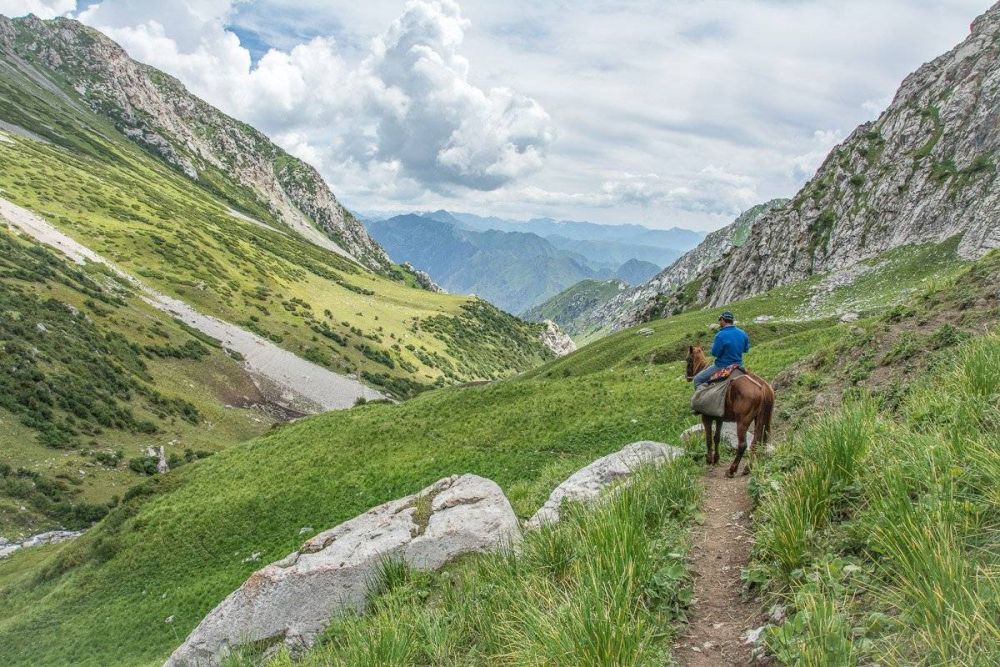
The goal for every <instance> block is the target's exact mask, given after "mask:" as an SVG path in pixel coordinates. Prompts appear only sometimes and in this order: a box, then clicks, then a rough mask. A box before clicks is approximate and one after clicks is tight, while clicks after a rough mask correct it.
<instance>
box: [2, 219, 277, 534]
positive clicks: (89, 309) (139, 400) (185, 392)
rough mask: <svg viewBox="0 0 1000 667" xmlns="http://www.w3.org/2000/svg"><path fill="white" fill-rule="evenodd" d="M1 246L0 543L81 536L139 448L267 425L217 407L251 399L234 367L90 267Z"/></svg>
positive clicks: (13, 243) (9, 238) (246, 413)
mask: <svg viewBox="0 0 1000 667" xmlns="http://www.w3.org/2000/svg"><path fill="white" fill-rule="evenodd" d="M0 249H2V257H0V313H2V318H0V349H2V350H3V355H4V356H3V359H4V361H3V363H2V364H0V389H2V391H0V394H2V398H0V422H2V423H3V424H4V428H3V429H0V466H6V467H8V468H10V470H11V473H10V474H6V475H3V476H2V481H0V498H4V499H7V500H9V502H5V503H4V504H3V506H2V508H0V534H4V535H5V536H7V537H15V536H23V535H25V534H28V533H33V532H41V531H42V530H46V529H49V528H54V527H57V526H62V527H66V528H83V527H87V526H89V525H90V523H91V522H92V521H93V520H95V519H99V518H100V517H101V516H103V514H105V513H106V512H107V508H108V506H109V505H112V506H113V505H114V503H115V502H116V501H115V500H114V497H115V496H118V497H121V496H122V495H123V494H124V493H125V492H126V490H127V489H128V487H129V486H131V485H133V484H135V483H138V482H139V481H141V479H142V478H141V477H140V476H137V475H135V474H134V473H131V472H129V471H128V470H127V468H126V464H125V461H126V460H127V459H128V458H132V457H138V456H140V455H141V453H142V450H144V449H145V448H146V447H148V446H150V445H156V446H159V445H163V446H166V448H167V453H168V456H171V457H182V456H183V453H184V451H185V450H191V451H204V452H214V451H217V450H219V449H221V448H223V447H225V446H227V445H229V444H232V443H235V442H238V441H240V440H244V439H246V438H249V437H253V436H255V435H259V434H260V433H262V432H263V431H264V430H265V429H266V428H267V427H268V426H269V425H270V424H271V423H272V422H273V419H272V418H271V417H269V416H268V415H267V414H265V413H263V412H261V411H259V410H256V409H245V408H226V407H224V404H225V403H228V402H233V401H231V400H230V399H231V398H236V397H237V396H239V394H240V392H244V391H247V390H250V389H252V384H251V383H250V379H249V377H248V376H247V375H246V373H245V372H244V371H243V370H242V369H241V368H240V366H239V365H238V364H237V363H235V362H234V361H233V360H231V359H229V358H228V357H227V356H226V354H225V353H224V352H223V351H222V350H220V349H217V348H216V347H212V346H209V345H206V344H204V343H202V342H201V341H200V340H199V339H197V338H194V337H193V336H192V335H191V334H190V333H189V332H188V331H187V330H185V329H184V328H183V327H181V326H179V325H178V324H177V323H176V322H174V321H173V320H172V319H171V318H170V317H168V316H166V315H164V314H162V313H160V312H159V311H156V310H154V309H153V308H151V307H149V306H148V305H147V304H145V303H144V302H142V301H141V300H140V299H138V298H137V297H136V296H135V295H133V294H131V293H130V292H129V291H127V290H126V289H125V288H123V287H122V286H121V285H119V284H118V283H117V282H115V281H113V280H109V277H108V276H107V274H105V273H104V272H102V271H101V270H100V269H99V268H98V267H89V269H81V268H79V267H77V266H75V265H72V264H71V263H69V262H68V261H66V260H65V259H64V258H62V257H60V256H58V255H56V254H55V253H53V252H50V251H48V250H46V249H44V248H41V247H39V246H38V245H37V244H35V243H32V242H30V241H27V240H24V239H21V238H18V237H15V236H13V235H11V234H10V233H9V232H7V231H6V230H5V229H2V228H0ZM118 452H121V453H122V456H121V457H118V456H117V453H118ZM116 459H117V460H116ZM21 508H24V509H21Z"/></svg>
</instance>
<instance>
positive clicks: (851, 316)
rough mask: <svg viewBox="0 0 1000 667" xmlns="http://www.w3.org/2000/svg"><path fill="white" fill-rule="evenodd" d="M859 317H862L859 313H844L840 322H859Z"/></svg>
mask: <svg viewBox="0 0 1000 667" xmlns="http://www.w3.org/2000/svg"><path fill="white" fill-rule="evenodd" d="M859 317H860V316H859V315H858V314H857V313H844V314H843V315H841V316H840V321H841V322H857V321H858V319H859Z"/></svg>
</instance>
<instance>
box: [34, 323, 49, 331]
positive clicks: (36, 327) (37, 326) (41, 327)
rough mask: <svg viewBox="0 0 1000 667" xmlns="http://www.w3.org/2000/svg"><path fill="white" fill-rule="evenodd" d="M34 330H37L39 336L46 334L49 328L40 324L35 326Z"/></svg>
mask: <svg viewBox="0 0 1000 667" xmlns="http://www.w3.org/2000/svg"><path fill="white" fill-rule="evenodd" d="M35 329H37V330H38V333H40V334H47V333H48V332H49V328H48V327H47V326H45V325H44V324H42V323H41V322H39V323H38V324H36V325H35Z"/></svg>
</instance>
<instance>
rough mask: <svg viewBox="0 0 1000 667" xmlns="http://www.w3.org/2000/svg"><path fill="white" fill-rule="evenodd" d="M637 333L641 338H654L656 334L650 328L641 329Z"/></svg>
mask: <svg viewBox="0 0 1000 667" xmlns="http://www.w3.org/2000/svg"><path fill="white" fill-rule="evenodd" d="M636 333H637V334H639V335H640V336H652V335H653V334H655V333H656V332H655V331H653V330H652V329H650V328H649V327H643V328H642V329H639V330H638V331H637V332H636Z"/></svg>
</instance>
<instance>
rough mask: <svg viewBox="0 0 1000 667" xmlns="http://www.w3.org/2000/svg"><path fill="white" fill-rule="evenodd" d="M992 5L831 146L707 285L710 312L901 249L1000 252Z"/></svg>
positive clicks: (999, 11)
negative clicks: (926, 246)
mask: <svg viewBox="0 0 1000 667" xmlns="http://www.w3.org/2000/svg"><path fill="white" fill-rule="evenodd" d="M998 155H1000V4H998V5H995V6H994V7H993V8H991V9H990V10H989V11H988V12H987V13H986V14H984V15H983V16H981V17H979V18H978V19H977V20H976V21H975V22H974V23H973V25H972V31H971V33H970V35H969V36H968V38H967V39H966V40H965V41H964V42H962V43H961V44H959V45H958V46H956V47H955V48H954V49H952V50H951V51H949V52H948V53H946V54H944V55H942V56H940V57H939V58H937V59H935V60H934V61H932V62H930V63H927V64H925V65H923V66H922V67H920V68H919V69H918V70H917V71H916V72H914V73H913V74H911V75H910V76H908V77H907V78H906V80H905V81H904V82H903V83H902V85H901V86H900V88H899V91H898V92H897V94H896V96H895V99H894V100H893V102H892V104H891V105H890V106H889V108H888V109H886V111H885V112H883V113H882V115H881V116H880V117H879V118H878V120H876V121H874V122H872V123H866V124H864V125H862V126H860V127H859V128H857V129H856V130H855V131H854V132H853V133H851V135H850V136H849V137H848V138H847V140H846V141H844V142H843V143H842V144H840V145H839V146H837V147H836V148H835V149H834V150H833V151H832V152H831V153H830V155H829V157H828V158H827V159H826V161H825V162H824V163H823V165H822V166H821V167H820V169H819V171H818V172H817V173H816V175H815V176H814V177H813V179H812V180H810V181H809V183H807V184H806V186H805V187H804V188H803V189H802V190H801V191H800V192H799V193H798V194H797V195H796V196H795V198H794V199H793V200H792V202H791V203H790V204H789V205H788V206H785V207H783V208H780V209H775V210H773V211H770V212H768V213H767V214H766V215H765V216H763V217H762V218H761V219H760V220H759V221H758V222H757V224H755V225H754V228H753V230H752V232H751V233H750V235H749V238H748V239H747V242H746V243H745V244H744V245H743V246H742V247H740V248H738V249H736V250H734V251H733V252H732V253H731V255H730V256H729V257H728V258H727V259H726V260H725V261H724V262H723V263H722V264H721V265H720V267H721V268H720V269H719V270H717V271H715V272H713V274H712V275H709V276H706V281H705V284H704V285H703V286H702V290H701V294H700V296H701V297H702V299H703V300H707V301H708V302H710V303H712V304H720V303H725V302H729V301H734V300H737V299H741V298H744V297H748V296H751V295H754V294H759V293H761V292H764V291H766V290H768V289H771V288H773V287H777V286H779V285H784V284H788V283H791V282H794V281H796V280H799V279H802V278H805V277H807V276H810V275H813V274H816V273H825V272H829V271H835V270H839V269H843V268H846V267H848V266H850V265H852V264H855V263H857V262H859V261H863V260H866V259H870V258H872V257H874V256H876V255H878V254H880V253H882V252H885V251H887V250H890V249H892V248H896V247H899V246H903V245H910V244H919V243H938V242H942V241H944V240H946V239H949V238H953V237H955V236H960V237H961V239H960V242H959V246H958V248H959V254H960V255H961V256H962V257H964V258H974V257H979V256H981V255H983V254H985V253H986V252H987V251H988V250H989V249H991V248H995V247H998V246H1000V224H998V218H997V215H998V214H997V211H998V210H1000V183H998V181H997V157H998Z"/></svg>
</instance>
